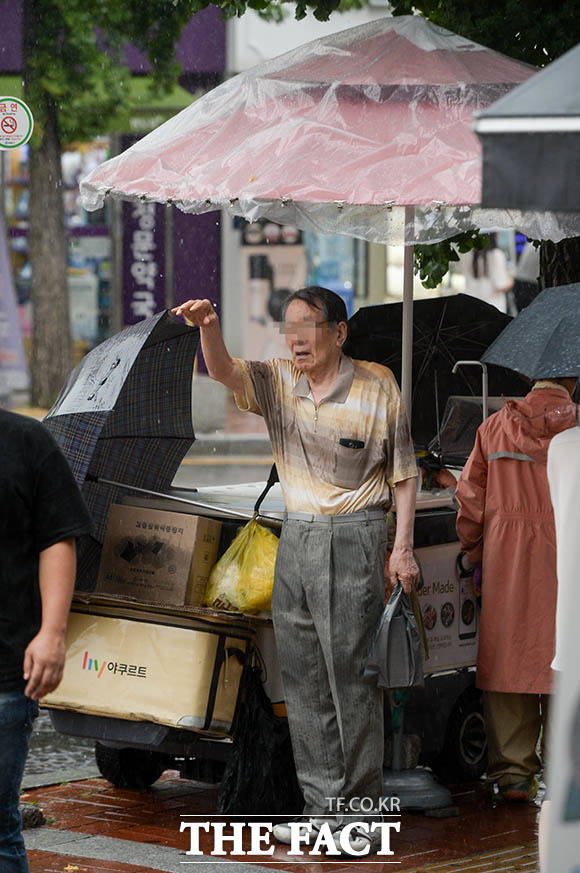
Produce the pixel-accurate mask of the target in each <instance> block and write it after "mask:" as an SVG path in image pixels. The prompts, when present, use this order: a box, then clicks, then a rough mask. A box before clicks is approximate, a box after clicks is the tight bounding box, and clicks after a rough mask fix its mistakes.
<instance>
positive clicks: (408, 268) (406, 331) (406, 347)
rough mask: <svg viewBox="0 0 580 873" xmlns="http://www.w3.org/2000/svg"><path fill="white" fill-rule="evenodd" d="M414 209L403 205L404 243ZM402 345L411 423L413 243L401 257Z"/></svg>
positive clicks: (404, 386) (403, 387) (405, 396)
mask: <svg viewBox="0 0 580 873" xmlns="http://www.w3.org/2000/svg"><path fill="white" fill-rule="evenodd" d="M414 220H415V209H414V207H413V206H405V243H407V240H412V239H413V237H414V230H413V224H414ZM402 339H403V347H402V352H401V394H402V396H403V401H404V403H405V406H406V408H407V415H408V417H409V424H410V423H411V412H412V408H411V407H412V396H413V245H407V244H406V245H405V246H404V257H403V337H402Z"/></svg>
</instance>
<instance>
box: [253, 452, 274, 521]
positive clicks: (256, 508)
mask: <svg viewBox="0 0 580 873" xmlns="http://www.w3.org/2000/svg"><path fill="white" fill-rule="evenodd" d="M279 481H280V479H279V478H278V470H277V469H276V464H272V468H271V470H270V475H269V476H268V481H267V482H266V487H265V488H264V490H263V491H262V493H261V494H260V496H259V497H258V499H257V500H256V503H255V505H254V515H258V514H259V512H260V506H261V505H262V503H263V501H264V498H265V497H266V495H267V493H268V491H269V490H270V488H271V487H272V486H273V485H275V484H276V482H279Z"/></svg>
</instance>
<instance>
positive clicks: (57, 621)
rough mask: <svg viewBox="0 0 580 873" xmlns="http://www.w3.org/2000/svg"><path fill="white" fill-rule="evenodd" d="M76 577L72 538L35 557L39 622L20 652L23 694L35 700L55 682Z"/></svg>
mask: <svg viewBox="0 0 580 873" xmlns="http://www.w3.org/2000/svg"><path fill="white" fill-rule="evenodd" d="M75 576H76V545H75V541H74V539H66V540H61V541H60V542H58V543H55V544H54V545H52V546H49V547H48V548H47V549H43V551H41V552H40V556H39V566H38V582H39V587H40V598H41V601H42V623H41V626H40V630H39V631H38V633H37V634H36V636H35V637H34V638H33V639H32V640H31V641H30V643H29V644H28V646H27V648H26V651H25V653H24V670H23V676H24V679H25V681H26V682H27V685H26V688H25V689H24V693H25V694H26V695H27V696H28V697H31V698H32V700H39V699H40V698H41V697H44V695H45V694H49V693H50V692H51V691H54V689H55V688H56V687H57V685H58V684H59V682H60V680H61V679H62V673H63V670H64V661H65V655H66V646H65V635H66V625H67V619H68V614H69V610H70V604H71V600H72V595H73V590H74V584H75Z"/></svg>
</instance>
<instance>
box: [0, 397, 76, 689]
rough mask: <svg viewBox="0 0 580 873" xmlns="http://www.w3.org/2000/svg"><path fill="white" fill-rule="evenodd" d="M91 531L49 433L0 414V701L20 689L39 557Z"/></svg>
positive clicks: (37, 605) (35, 607)
mask: <svg viewBox="0 0 580 873" xmlns="http://www.w3.org/2000/svg"><path fill="white" fill-rule="evenodd" d="M90 528H91V519H90V515H89V513H88V510H87V508H86V506H85V504H84V501H83V499H82V497H81V494H80V491H79V489H78V486H77V484H76V482H75V479H74V477H73V474H72V472H71V469H70V467H69V465H68V462H67V460H66V458H65V457H64V455H63V454H62V452H61V451H60V449H59V447H58V446H57V444H56V442H55V441H54V439H53V437H52V436H51V434H50V433H49V432H48V430H47V429H46V428H45V427H44V426H43V425H42V424H40V422H38V421H35V420H34V419H31V418H26V417H25V416H22V415H15V414H14V413H13V412H7V411H6V410H1V409H0V693H1V692H5V691H21V690H23V689H24V686H25V682H24V680H23V678H22V662H23V659H24V651H25V649H26V647H27V645H28V643H29V642H30V640H31V639H32V638H33V637H34V636H35V635H36V634H37V633H38V631H39V629H40V624H41V616H42V610H41V600H40V588H39V585H38V556H39V554H40V552H42V551H43V550H44V549H47V548H48V547H49V546H52V545H54V544H55V543H58V542H60V541H61V540H65V539H69V538H71V537H76V536H79V535H80V534H83V533H88V532H89V531H90Z"/></svg>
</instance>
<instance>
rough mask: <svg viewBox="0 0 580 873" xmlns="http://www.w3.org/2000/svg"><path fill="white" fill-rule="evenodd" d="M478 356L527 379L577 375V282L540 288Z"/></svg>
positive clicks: (579, 318) (579, 336) (579, 335)
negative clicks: (539, 291) (535, 295)
mask: <svg viewBox="0 0 580 873" xmlns="http://www.w3.org/2000/svg"><path fill="white" fill-rule="evenodd" d="M481 360H482V361H484V362H485V363H486V364H499V365H500V366H502V367H508V368H509V369H510V370H515V371H516V372H518V373H522V374H523V375H524V376H527V377H528V378H529V379H544V378H550V377H551V378H555V377H564V376H576V377H577V376H580V283H575V284H573V285H560V286H558V287H556V288H546V290H545V291H542V293H541V294H539V295H538V296H537V297H536V299H535V300H534V302H533V303H531V304H530V306H527V307H526V308H525V309H524V310H523V311H522V312H520V314H519V315H518V316H517V318H514V320H513V321H512V322H511V323H510V324H509V325H508V326H507V327H506V328H505V329H504V330H503V331H502V332H501V333H500V335H499V336H498V338H497V339H496V340H495V341H494V342H493V343H492V345H491V346H490V347H489V348H488V349H487V351H486V352H485V353H484V355H483V357H482V359H481Z"/></svg>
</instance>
